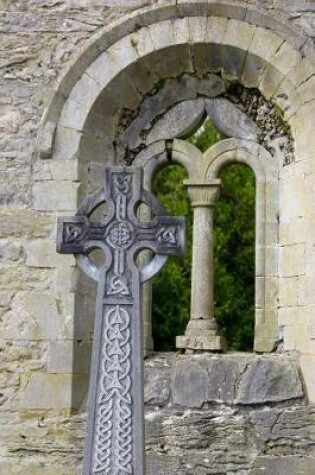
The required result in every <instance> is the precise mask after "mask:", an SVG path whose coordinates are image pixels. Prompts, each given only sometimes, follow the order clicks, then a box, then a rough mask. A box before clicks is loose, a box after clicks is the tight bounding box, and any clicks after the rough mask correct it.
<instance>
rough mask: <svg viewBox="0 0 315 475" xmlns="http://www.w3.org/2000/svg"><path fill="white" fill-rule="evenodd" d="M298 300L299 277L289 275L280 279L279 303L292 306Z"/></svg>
mask: <svg viewBox="0 0 315 475" xmlns="http://www.w3.org/2000/svg"><path fill="white" fill-rule="evenodd" d="M297 301H298V277H288V278H285V279H280V280H279V305H280V306H283V307H291V306H295V305H297Z"/></svg>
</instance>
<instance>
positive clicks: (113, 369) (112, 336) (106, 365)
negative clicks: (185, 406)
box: [93, 305, 132, 475]
mask: <svg viewBox="0 0 315 475" xmlns="http://www.w3.org/2000/svg"><path fill="white" fill-rule="evenodd" d="M130 355H131V342H130V315H129V313H128V312H127V310H126V309H125V308H123V307H121V306H119V305H115V306H111V307H110V309H109V310H108V311H107V312H106V314H105V321H104V330H103V350H102V355H101V366H100V383H99V391H98V400H97V418H96V434H95V439H94V460H93V474H95V475H96V474H97V475H126V474H129V475H132V407H131V406H132V400H131V396H130V393H131V384H132V383H131V363H130V361H131V358H130Z"/></svg>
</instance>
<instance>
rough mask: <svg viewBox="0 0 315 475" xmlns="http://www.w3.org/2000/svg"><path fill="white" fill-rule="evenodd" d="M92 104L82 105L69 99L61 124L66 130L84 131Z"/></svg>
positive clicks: (61, 117)
mask: <svg viewBox="0 0 315 475" xmlns="http://www.w3.org/2000/svg"><path fill="white" fill-rule="evenodd" d="M91 107H92V104H88V103H86V104H82V103H81V102H76V101H74V100H72V99H71V96H70V97H68V99H67V101H66V102H65V105H64V107H63V109H62V112H61V115H60V119H59V124H60V125H61V126H62V127H64V128H69V129H73V130H77V131H79V132H80V131H82V130H84V124H85V121H86V119H87V115H88V113H89V110H90V108H91Z"/></svg>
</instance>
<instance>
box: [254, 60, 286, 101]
mask: <svg viewBox="0 0 315 475" xmlns="http://www.w3.org/2000/svg"><path fill="white" fill-rule="evenodd" d="M283 79H284V76H283V74H282V73H280V72H279V71H278V70H277V69H275V68H274V67H272V66H269V67H268V68H266V70H265V72H264V73H263V74H262V75H261V79H260V81H259V84H258V89H259V90H260V92H261V93H262V94H263V96H264V97H265V98H266V99H267V100H270V99H271V98H272V96H273V95H274V93H275V92H276V90H277V89H278V88H279V86H280V84H281V83H282V81H283Z"/></svg>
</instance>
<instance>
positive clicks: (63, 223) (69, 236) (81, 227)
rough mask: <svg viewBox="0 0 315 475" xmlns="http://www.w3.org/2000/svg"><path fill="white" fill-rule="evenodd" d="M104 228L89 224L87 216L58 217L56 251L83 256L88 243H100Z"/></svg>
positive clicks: (100, 225)
mask: <svg viewBox="0 0 315 475" xmlns="http://www.w3.org/2000/svg"><path fill="white" fill-rule="evenodd" d="M104 231H105V226H104V225H102V224H100V223H91V222H90V221H89V219H88V218H87V216H72V217H59V218H58V227H57V251H58V252H60V253H62V254H84V253H86V251H87V244H88V242H89V241H102V240H103V236H104Z"/></svg>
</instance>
